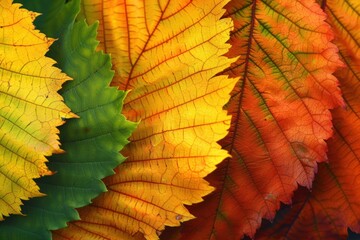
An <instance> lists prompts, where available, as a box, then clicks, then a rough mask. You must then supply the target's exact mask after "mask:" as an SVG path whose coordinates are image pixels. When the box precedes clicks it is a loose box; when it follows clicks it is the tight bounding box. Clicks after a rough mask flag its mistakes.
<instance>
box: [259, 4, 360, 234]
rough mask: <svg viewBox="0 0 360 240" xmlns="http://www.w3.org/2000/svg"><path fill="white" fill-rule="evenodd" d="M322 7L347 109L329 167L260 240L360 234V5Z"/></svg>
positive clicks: (337, 123) (339, 116) (339, 118)
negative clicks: (339, 62)
mask: <svg viewBox="0 0 360 240" xmlns="http://www.w3.org/2000/svg"><path fill="white" fill-rule="evenodd" d="M322 6H323V7H324V9H325V12H326V13H327V15H328V20H327V21H328V22H329V23H330V25H331V26H332V28H333V29H334V32H335V36H336V38H335V43H336V45H337V46H339V50H340V55H341V58H342V60H343V62H344V63H345V65H346V68H345V69H341V70H340V71H338V72H336V74H335V75H336V76H337V77H338V79H339V81H340V83H341V89H342V92H343V96H344V99H345V103H346V109H341V108H338V109H336V110H334V111H332V115H333V119H334V129H335V131H334V132H335V134H334V137H333V138H332V139H330V140H329V142H328V145H329V164H324V165H322V166H321V167H320V168H319V173H318V175H317V176H316V179H315V182H314V188H313V190H312V191H311V193H309V192H306V191H301V192H298V193H297V196H296V198H295V200H296V202H295V204H294V205H293V206H292V208H291V210H287V212H288V213H287V214H282V215H284V216H283V217H281V216H278V217H277V220H276V222H275V224H274V225H273V226H271V228H269V229H267V230H264V231H262V232H261V234H259V239H280V238H281V237H283V238H286V239H299V238H301V239H334V240H335V239H336V240H338V239H346V237H347V228H348V227H349V228H350V229H351V230H352V231H354V232H358V233H360V224H359V223H360V204H359V199H360V180H359V175H360V99H359V97H358V96H359V95H360V88H359V86H360V32H359V29H360V2H359V1H356V0H341V1H338V0H330V1H329V0H328V1H323V2H322ZM304 232H306V233H307V234H306V237H304V235H303V233H304Z"/></svg>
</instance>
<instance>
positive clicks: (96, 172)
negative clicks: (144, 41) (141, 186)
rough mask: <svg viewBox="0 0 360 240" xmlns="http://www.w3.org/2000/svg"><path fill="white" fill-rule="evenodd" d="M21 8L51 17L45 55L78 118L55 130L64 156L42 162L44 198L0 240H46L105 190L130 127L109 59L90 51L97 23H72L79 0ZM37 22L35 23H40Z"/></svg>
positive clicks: (4, 228)
mask: <svg viewBox="0 0 360 240" xmlns="http://www.w3.org/2000/svg"><path fill="white" fill-rule="evenodd" d="M26 7H28V8H32V9H34V10H36V11H37V12H44V14H43V15H42V16H40V17H39V18H43V19H49V18H50V17H49V16H48V15H47V14H53V15H52V16H53V18H51V19H52V21H47V23H48V25H47V24H43V25H40V27H41V30H42V31H43V32H45V33H47V34H48V35H51V36H52V37H54V38H58V40H57V41H56V42H55V43H54V44H53V45H52V47H51V49H50V52H49V55H50V56H51V57H52V58H53V59H55V60H57V62H58V66H59V67H60V68H61V69H63V70H64V72H66V73H67V74H68V75H69V76H71V77H72V78H73V80H72V81H71V82H69V83H66V84H65V85H64V87H63V88H62V90H61V91H60V93H61V95H62V96H63V97H64V100H65V103H66V104H67V105H68V106H70V107H71V109H73V112H74V113H75V114H77V115H78V116H79V117H80V118H78V119H71V120H69V121H68V122H67V124H65V125H64V126H62V127H61V128H60V140H61V143H62V147H63V149H64V150H65V152H66V153H65V154H61V155H56V156H52V157H51V158H50V159H49V164H48V165H49V168H50V169H51V170H53V171H55V172H56V174H54V175H53V176H50V177H44V178H41V179H40V180H39V181H38V182H37V183H38V185H39V186H40V188H41V189H42V191H43V192H44V193H46V194H47V196H46V197H43V198H38V199H31V200H30V201H28V202H27V203H26V204H25V206H24V214H26V217H20V216H16V217H10V218H8V219H7V220H6V221H4V222H3V223H0V239H19V240H22V239H39V240H40V239H41V240H43V239H51V238H52V236H51V232H50V230H55V229H59V228H62V227H65V226H66V222H68V221H70V220H75V219H79V215H78V213H77V211H76V210H75V208H79V207H82V206H85V205H88V204H89V203H90V202H91V199H93V198H95V197H96V196H98V195H99V194H100V193H102V192H104V191H106V187H105V185H104V183H103V182H102V181H101V179H102V178H104V177H106V176H109V175H112V174H114V171H113V169H114V168H115V167H117V166H118V165H119V164H120V163H121V162H123V161H124V159H125V158H124V157H123V156H122V155H121V154H119V151H120V150H121V149H122V148H123V146H124V145H125V144H127V142H128V140H127V138H128V137H129V136H130V134H131V132H132V131H133V130H134V128H135V125H136V124H134V123H132V122H129V121H128V120H126V118H125V117H124V116H123V115H122V114H121V111H122V105H123V101H124V98H125V96H126V92H124V91H119V90H117V89H116V88H114V87H110V86H109V84H110V82H111V79H112V77H113V75H114V73H113V71H112V70H111V60H110V57H109V55H105V54H103V53H101V52H97V51H95V49H96V46H97V44H98V42H97V41H96V29H97V25H96V24H95V25H92V26H90V27H89V26H88V25H87V24H86V23H85V22H84V21H81V22H78V23H76V24H74V20H75V17H76V15H77V13H78V12H79V10H80V1H70V2H69V3H67V4H65V2H64V1H62V0H56V1H55V0H54V1H51V3H49V2H48V1H47V0H43V1H41V0H39V1H31V2H29V1H27V3H26ZM55 13H56V14H55ZM54 16H56V18H54ZM65 18H66V19H67V20H68V19H72V21H69V20H68V25H67V26H64V25H61V24H57V23H56V21H57V20H58V21H62V20H61V19H65ZM43 19H40V20H41V21H39V22H42V23H44V21H43ZM56 19H57V20H56ZM56 26H57V29H56Z"/></svg>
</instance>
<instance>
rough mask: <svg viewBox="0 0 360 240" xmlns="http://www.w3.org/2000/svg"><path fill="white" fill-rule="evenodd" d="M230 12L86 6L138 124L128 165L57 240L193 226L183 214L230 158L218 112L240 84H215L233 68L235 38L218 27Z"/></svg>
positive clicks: (176, 6)
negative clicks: (229, 55) (185, 223)
mask: <svg viewBox="0 0 360 240" xmlns="http://www.w3.org/2000/svg"><path fill="white" fill-rule="evenodd" d="M226 3H227V1H226V0H214V1H209V2H207V3H206V4H204V1H202V0H194V1H184V0H182V1H155V0H152V1H139V0H137V1H115V0H112V1H100V0H88V1H83V16H85V17H86V19H87V21H88V22H89V23H93V22H94V21H97V20H100V28H99V35H98V39H99V40H100V42H101V44H100V49H103V50H104V51H106V52H108V53H111V56H112V59H113V69H114V70H115V78H114V80H113V82H112V85H113V86H117V87H119V88H120V89H123V90H125V89H131V91H130V92H129V94H128V96H127V98H126V99H125V103H124V108H123V112H124V115H125V116H127V117H128V118H129V119H131V120H133V121H141V122H140V123H139V126H138V128H137V129H136V130H135V132H134V133H133V135H132V137H131V138H130V140H131V143H130V144H129V145H128V146H127V147H126V149H125V150H124V151H123V154H124V155H125V156H128V159H127V161H126V162H125V163H124V164H122V165H120V167H118V168H117V169H116V175H114V176H111V177H109V178H107V179H106V181H105V182H106V186H107V188H108V192H106V193H104V194H103V195H102V196H101V197H99V198H97V199H96V200H95V201H94V203H93V204H91V205H90V206H88V207H85V208H83V209H81V210H80V217H81V219H82V220H81V221H77V222H73V223H71V224H70V227H69V228H67V229H64V230H61V231H57V232H55V234H54V236H55V239H68V238H70V239H81V238H83V239H114V240H115V239H142V238H143V235H144V236H145V238H147V239H158V234H159V233H160V231H162V230H163V229H164V226H165V225H168V226H177V225H179V224H180V222H182V221H187V220H189V219H191V218H193V216H192V215H191V214H190V213H189V212H188V210H187V209H186V208H185V207H184V204H193V203H197V202H200V201H202V197H203V196H204V195H206V194H208V193H210V192H211V191H212V190H213V189H214V188H213V187H210V186H209V184H208V183H207V182H206V181H205V180H204V179H203V178H204V177H205V176H206V175H208V174H209V173H210V172H212V171H213V170H214V169H215V168H216V164H218V163H219V162H221V161H222V160H223V159H224V158H225V157H227V156H228V154H227V153H226V151H224V150H221V147H220V145H219V144H218V143H217V141H218V140H220V139H222V138H223V137H224V136H225V135H226V134H227V129H228V128H229V124H230V116H228V115H227V114H226V111H224V110H222V108H223V106H224V104H225V103H226V102H227V101H228V100H229V94H230V92H231V90H232V89H233V87H234V84H235V82H236V80H235V79H228V77H227V76H225V75H224V76H216V77H215V75H216V74H217V73H219V72H221V71H222V70H224V69H225V68H227V67H229V65H230V64H231V63H232V62H234V60H232V59H228V58H227V57H224V56H223V55H224V54H225V53H226V52H227V51H228V49H229V47H230V45H229V44H226V41H227V40H228V39H229V32H230V30H231V29H232V21H231V19H222V20H220V18H221V16H222V15H223V13H224V10H223V7H224V5H225V4H226Z"/></svg>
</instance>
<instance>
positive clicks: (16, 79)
mask: <svg viewBox="0 0 360 240" xmlns="http://www.w3.org/2000/svg"><path fill="white" fill-rule="evenodd" d="M20 6H21V5H19V4H12V0H1V2H0V16H1V17H0V185H1V187H0V220H3V217H4V216H8V215H9V214H20V205H22V202H21V200H22V199H23V200H27V199H29V198H30V197H38V196H42V195H43V194H42V193H40V192H39V187H38V186H37V185H36V183H35V182H34V181H33V179H34V178H39V177H40V176H43V175H49V174H51V171H50V170H49V169H48V168H47V166H46V164H45V162H46V161H47V160H46V158H45V156H49V155H51V154H52V153H60V152H61V149H60V148H59V142H58V135H57V134H58V132H59V131H58V129H57V128H56V126H59V125H61V124H62V123H63V122H64V121H63V118H69V117H73V116H74V115H73V114H72V113H70V109H69V108H68V107H67V106H66V105H65V104H64V103H63V101H62V97H61V96H60V95H59V94H58V93H57V91H58V90H59V89H60V88H61V85H62V84H63V83H64V82H65V81H66V80H68V79H69V78H68V77H67V76H66V75H65V74H63V73H61V72H60V70H59V69H57V68H55V67H53V66H52V65H53V64H54V63H55V62H54V61H53V60H51V59H49V58H46V57H45V56H44V55H45V53H46V52H47V50H48V47H49V46H50V45H51V43H52V42H53V40H51V39H48V38H46V36H45V35H44V34H42V33H40V32H39V31H37V30H35V29H34V25H33V20H34V19H35V17H36V16H37V14H36V13H33V12H29V11H27V10H25V9H20Z"/></svg>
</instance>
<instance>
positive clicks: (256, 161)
mask: <svg viewBox="0 0 360 240" xmlns="http://www.w3.org/2000/svg"><path fill="white" fill-rule="evenodd" d="M226 8H227V14H226V16H231V17H232V18H233V20H234V25H235V30H234V31H233V32H232V35H231V41H230V43H231V44H232V49H231V51H230V54H229V56H230V57H235V56H239V55H240V58H239V59H238V61H237V62H236V63H235V64H233V65H232V66H231V68H230V69H228V70H227V71H226V72H225V73H226V74H227V73H228V74H230V76H232V77H237V76H240V82H239V83H238V84H237V85H236V87H235V89H234V90H233V92H232V98H231V100H230V102H229V104H228V109H229V111H230V112H231V113H232V115H233V119H232V124H231V129H230V133H229V135H228V136H227V137H226V138H225V140H223V141H222V142H221V144H222V146H223V147H224V148H225V149H227V150H228V151H229V152H230V153H231V155H232V158H228V159H227V160H226V161H225V162H223V163H222V164H221V165H220V166H219V167H218V169H217V170H216V171H215V172H214V173H213V174H212V175H211V176H210V177H209V178H208V179H209V180H210V182H211V184H213V185H214V186H215V187H216V189H217V191H216V192H214V193H213V194H211V195H210V196H209V197H208V198H205V203H204V204H199V205H198V206H195V207H194V208H191V210H190V211H191V212H192V213H193V214H194V215H195V216H198V219H197V220H195V221H191V222H189V223H187V224H185V226H184V227H183V229H182V235H181V237H180V238H181V239H221V240H225V239H240V238H241V237H242V236H243V235H244V234H247V235H249V236H251V237H252V236H254V234H255V231H256V229H257V228H258V227H259V226H260V223H261V220H262V218H266V219H272V218H274V215H275V212H276V210H277V209H278V208H279V205H280V202H284V203H291V197H292V194H293V191H294V190H296V188H297V185H298V184H300V185H302V186H306V187H311V185H312V181H313V179H314V175H315V173H316V172H317V162H322V161H325V160H326V150H327V147H326V143H325V141H324V139H328V138H329V137H330V136H331V135H332V123H331V114H330V111H329V109H332V108H334V107H336V106H339V105H342V104H343V102H342V99H341V96H340V90H339V88H338V83H337V80H336V78H335V77H334V76H333V75H331V74H332V73H333V72H334V71H335V70H336V69H337V68H338V67H339V66H341V65H342V64H341V62H340V61H339V57H338V55H337V48H336V46H335V45H333V44H332V43H330V40H332V39H333V34H332V31H331V29H330V27H329V25H328V24H326V23H325V14H324V13H323V11H322V10H321V8H320V7H319V6H318V5H317V4H315V3H314V1H313V0H306V1H304V0H301V1H300V0H298V1H294V0H277V1H274V0H262V1H259V0H252V1H251V0H248V1H239V0H233V1H231V2H230V3H229V4H228V5H227V7H226ZM200 228H201V229H200ZM199 229H200V230H199ZM169 238H171V237H170V236H169V235H165V236H164V239H169Z"/></svg>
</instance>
